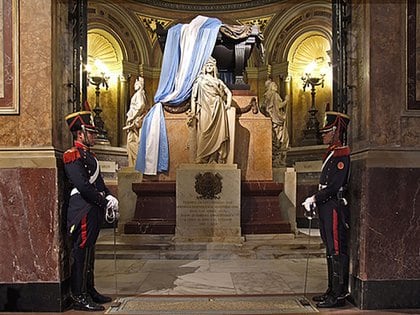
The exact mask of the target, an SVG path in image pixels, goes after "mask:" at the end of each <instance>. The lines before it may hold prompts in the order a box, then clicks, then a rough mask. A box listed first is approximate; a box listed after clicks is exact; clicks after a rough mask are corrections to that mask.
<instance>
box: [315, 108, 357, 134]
mask: <svg viewBox="0 0 420 315" xmlns="http://www.w3.org/2000/svg"><path fill="white" fill-rule="evenodd" d="M349 123H350V117H349V116H348V115H346V114H343V113H340V112H333V111H327V112H325V120H324V126H323V127H322V128H321V129H319V132H321V133H324V132H329V131H331V130H333V128H334V127H335V128H336V129H338V130H339V131H344V130H346V129H347V126H348V125H349Z"/></svg>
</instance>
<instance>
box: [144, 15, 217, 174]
mask: <svg viewBox="0 0 420 315" xmlns="http://www.w3.org/2000/svg"><path fill="white" fill-rule="evenodd" d="M221 24H222V22H221V21H220V20H218V19H216V18H208V17H204V16H200V15H199V16H197V17H196V18H194V19H193V20H192V21H191V22H190V23H189V24H177V25H175V26H173V27H171V28H170V29H169V30H168V36H167V41H166V44H165V50H164V53H163V60H162V70H161V73H160V79H159V86H158V89H157V91H156V94H155V97H154V101H155V105H154V106H153V107H152V108H151V109H150V111H149V112H148V114H147V115H146V116H145V117H144V120H143V127H142V129H141V136H140V145H139V152H138V154H137V161H136V170H138V171H140V172H142V173H143V174H145V175H156V174H157V173H158V172H166V171H168V169H169V147H168V137H167V134H166V126H165V119H164V116H163V106H162V103H170V104H173V105H179V104H180V103H182V102H183V101H185V100H187V99H188V98H189V97H190V96H191V89H192V85H193V83H194V80H195V79H196V78H197V76H198V74H199V73H200V70H201V69H202V68H203V67H204V65H205V63H206V62H207V60H208V59H209V58H210V56H211V53H212V52H213V49H214V45H215V43H216V39H217V33H218V32H219V28H220V26H221Z"/></svg>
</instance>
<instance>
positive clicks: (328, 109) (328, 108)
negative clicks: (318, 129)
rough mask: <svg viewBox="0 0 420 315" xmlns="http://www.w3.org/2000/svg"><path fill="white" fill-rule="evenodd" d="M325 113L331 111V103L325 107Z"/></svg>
mask: <svg viewBox="0 0 420 315" xmlns="http://www.w3.org/2000/svg"><path fill="white" fill-rule="evenodd" d="M325 111H326V112H329V111H330V103H327V105H325Z"/></svg>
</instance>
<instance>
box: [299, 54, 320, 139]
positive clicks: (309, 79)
mask: <svg viewBox="0 0 420 315" xmlns="http://www.w3.org/2000/svg"><path fill="white" fill-rule="evenodd" d="M316 67H317V62H316V61H313V62H311V63H310V64H309V65H308V66H307V67H306V69H305V74H304V75H302V81H303V91H305V90H306V88H308V87H310V88H311V96H312V102H311V107H310V108H309V110H308V113H309V118H308V121H307V123H306V130H304V131H303V134H304V137H303V140H302V145H304V146H307V145H317V144H321V143H322V141H321V138H320V136H319V122H318V120H317V119H316V116H315V115H316V113H317V112H318V110H317V109H316V107H315V94H316V91H315V89H316V87H317V86H319V85H320V86H321V87H324V77H325V72H324V71H322V72H321V73H320V74H319V76H314V75H313V74H312V72H313V71H314V69H315V68H316Z"/></svg>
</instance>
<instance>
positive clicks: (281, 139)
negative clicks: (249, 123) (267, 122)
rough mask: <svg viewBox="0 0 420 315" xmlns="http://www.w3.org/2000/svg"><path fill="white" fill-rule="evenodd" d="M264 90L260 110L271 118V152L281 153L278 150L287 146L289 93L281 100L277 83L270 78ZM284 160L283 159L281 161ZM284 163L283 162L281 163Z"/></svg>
mask: <svg viewBox="0 0 420 315" xmlns="http://www.w3.org/2000/svg"><path fill="white" fill-rule="evenodd" d="M265 86H266V92H265V94H264V99H263V102H262V106H261V112H262V113H263V114H264V115H265V116H267V117H270V118H271V122H272V128H273V129H272V130H273V154H274V155H279V154H281V152H280V150H285V149H286V148H287V147H288V146H289V133H288V131H287V126H286V121H287V115H286V110H287V104H288V103H289V95H286V97H285V100H284V101H283V100H282V99H281V97H280V95H279V93H278V92H277V84H276V82H273V81H271V80H267V81H266V83H265ZM283 159H284V156H283V157H282V160H283ZM282 162H284V161H282ZM282 164H284V163H282Z"/></svg>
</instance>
